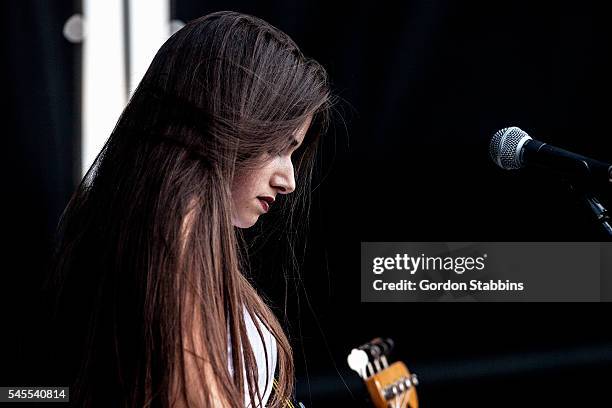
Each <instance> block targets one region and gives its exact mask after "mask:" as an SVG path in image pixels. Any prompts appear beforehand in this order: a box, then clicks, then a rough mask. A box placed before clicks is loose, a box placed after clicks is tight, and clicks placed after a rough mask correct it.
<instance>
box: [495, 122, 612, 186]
mask: <svg viewBox="0 0 612 408" xmlns="http://www.w3.org/2000/svg"><path fill="white" fill-rule="evenodd" d="M489 155H490V156H491V160H493V162H495V164H497V165H498V166H499V167H501V168H502V169H505V170H514V169H520V168H522V167H525V166H532V165H533V166H537V167H543V168H546V169H548V170H550V171H552V172H555V173H557V174H560V175H562V176H564V177H567V178H568V179H570V180H571V181H573V182H574V183H580V184H584V185H587V186H591V187H593V186H600V187H608V188H610V187H612V165H610V164H609V163H604V162H601V161H598V160H594V159H591V158H588V157H585V156H581V155H579V154H576V153H572V152H570V151H567V150H564V149H561V148H558V147H554V146H551V145H549V144H547V143H543V142H540V141H538V140H534V139H532V138H531V136H529V135H528V134H527V133H526V132H524V131H523V130H521V129H519V128H517V127H514V126H513V127H507V128H504V129H501V130H499V131H497V132H496V133H495V135H493V137H492V138H491V142H490V144H489Z"/></svg>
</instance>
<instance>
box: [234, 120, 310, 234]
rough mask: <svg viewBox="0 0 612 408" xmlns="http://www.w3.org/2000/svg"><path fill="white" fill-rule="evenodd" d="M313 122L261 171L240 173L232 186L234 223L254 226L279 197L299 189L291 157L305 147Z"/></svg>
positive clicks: (297, 134) (265, 164)
mask: <svg viewBox="0 0 612 408" xmlns="http://www.w3.org/2000/svg"><path fill="white" fill-rule="evenodd" d="M311 120H312V117H309V118H308V119H307V120H306V121H305V122H304V124H303V125H302V127H301V128H300V129H299V130H298V131H297V132H295V133H294V134H293V137H294V139H295V140H294V141H293V145H292V147H291V148H290V149H289V150H287V151H285V152H283V153H281V154H279V155H277V156H271V157H269V158H268V160H266V161H265V163H264V164H263V166H261V167H259V168H257V169H249V170H245V171H242V172H238V173H237V174H236V177H235V178H234V181H233V183H232V223H233V225H234V226H235V227H238V228H249V227H252V226H253V225H254V224H255V223H256V222H257V220H258V219H259V216H260V215H262V214H265V213H267V212H268V210H269V209H270V207H271V206H272V205H274V204H273V203H274V201H275V200H276V195H277V194H289V193H291V192H292V191H294V190H295V177H294V172H293V163H292V162H291V154H292V153H293V152H294V151H295V150H296V149H297V148H298V147H299V146H300V145H301V144H302V141H303V140H304V136H305V135H306V132H307V131H308V128H309V127H310V122H311Z"/></svg>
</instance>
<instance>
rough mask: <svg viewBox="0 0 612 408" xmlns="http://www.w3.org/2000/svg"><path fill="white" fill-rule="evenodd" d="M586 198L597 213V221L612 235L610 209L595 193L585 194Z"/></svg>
mask: <svg viewBox="0 0 612 408" xmlns="http://www.w3.org/2000/svg"><path fill="white" fill-rule="evenodd" d="M584 199H585V200H586V202H587V204H588V205H589V208H590V209H591V210H592V211H593V213H594V214H595V217H596V218H597V221H598V222H599V223H600V224H601V226H602V227H603V228H604V230H605V231H606V232H607V233H608V235H609V236H610V237H612V226H610V223H609V221H610V216H609V215H608V210H606V207H604V206H603V205H601V202H600V201H599V200H598V199H597V197H595V196H594V195H593V194H584Z"/></svg>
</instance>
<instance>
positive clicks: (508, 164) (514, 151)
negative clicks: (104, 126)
mask: <svg viewBox="0 0 612 408" xmlns="http://www.w3.org/2000/svg"><path fill="white" fill-rule="evenodd" d="M527 140H531V137H530V136H529V135H528V134H527V133H526V132H524V131H522V130H521V129H519V128H517V127H514V126H513V127H507V128H504V129H502V130H499V131H497V132H496V133H495V134H494V135H493V137H492V138H491V143H489V155H490V156H491V160H493V162H495V164H497V165H498V166H499V167H501V168H502V169H505V170H514V169H520V168H521V167H523V164H522V163H521V157H520V152H521V148H522V147H523V145H524V144H525V142H526V141H527Z"/></svg>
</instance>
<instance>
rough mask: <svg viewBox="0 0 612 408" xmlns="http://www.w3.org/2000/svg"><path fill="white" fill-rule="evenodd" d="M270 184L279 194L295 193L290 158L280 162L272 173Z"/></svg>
mask: <svg viewBox="0 0 612 408" xmlns="http://www.w3.org/2000/svg"><path fill="white" fill-rule="evenodd" d="M270 184H271V185H272V187H274V188H275V189H277V190H278V192H279V193H280V194H289V193H292V192H293V191H295V177H294V171H293V163H291V158H289V157H287V158H286V159H284V160H282V163H280V164H279V167H278V168H277V170H276V171H275V172H274V174H273V176H272V179H271V182H270Z"/></svg>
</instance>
